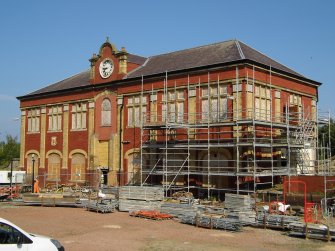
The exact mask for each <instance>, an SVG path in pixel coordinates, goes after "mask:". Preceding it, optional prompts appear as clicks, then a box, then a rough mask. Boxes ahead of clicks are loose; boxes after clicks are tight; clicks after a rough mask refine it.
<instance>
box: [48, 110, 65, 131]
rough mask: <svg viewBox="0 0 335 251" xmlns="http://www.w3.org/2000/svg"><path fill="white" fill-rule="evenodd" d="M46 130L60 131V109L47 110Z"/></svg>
mask: <svg viewBox="0 0 335 251" xmlns="http://www.w3.org/2000/svg"><path fill="white" fill-rule="evenodd" d="M48 117H49V119H48V122H49V126H48V130H49V131H60V130H62V107H61V106H52V107H50V108H49V109H48Z"/></svg>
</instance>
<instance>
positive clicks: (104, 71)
mask: <svg viewBox="0 0 335 251" xmlns="http://www.w3.org/2000/svg"><path fill="white" fill-rule="evenodd" d="M113 70H114V64H113V60H111V59H109V58H106V59H104V60H103V61H102V62H101V63H100V66H99V72H100V76H101V77H102V78H108V77H109V76H110V75H111V74H112V72H113Z"/></svg>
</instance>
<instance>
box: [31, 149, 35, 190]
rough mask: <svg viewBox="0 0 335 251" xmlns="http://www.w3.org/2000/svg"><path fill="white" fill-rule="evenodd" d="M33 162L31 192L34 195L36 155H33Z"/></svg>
mask: <svg viewBox="0 0 335 251" xmlns="http://www.w3.org/2000/svg"><path fill="white" fill-rule="evenodd" d="M31 161H32V162H33V176H32V177H33V179H32V181H31V192H32V193H34V172H35V154H32V155H31Z"/></svg>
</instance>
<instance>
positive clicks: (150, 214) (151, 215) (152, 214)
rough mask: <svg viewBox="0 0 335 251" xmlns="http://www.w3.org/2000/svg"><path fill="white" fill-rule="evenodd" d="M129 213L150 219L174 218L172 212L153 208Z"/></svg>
mask: <svg viewBox="0 0 335 251" xmlns="http://www.w3.org/2000/svg"><path fill="white" fill-rule="evenodd" d="M129 215H130V216H133V217H140V218H145V219H150V220H169V219H172V218H173V216H172V215H170V214H163V213H160V212H158V211H151V210H140V211H135V212H130V213H129Z"/></svg>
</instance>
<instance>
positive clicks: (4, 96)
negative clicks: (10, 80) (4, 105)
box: [0, 94, 16, 101]
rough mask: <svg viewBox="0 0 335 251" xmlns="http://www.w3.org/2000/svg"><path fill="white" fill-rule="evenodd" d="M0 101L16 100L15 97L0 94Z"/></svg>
mask: <svg viewBox="0 0 335 251" xmlns="http://www.w3.org/2000/svg"><path fill="white" fill-rule="evenodd" d="M0 101H16V98H15V97H13V96H9V95H4V94H0Z"/></svg>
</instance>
